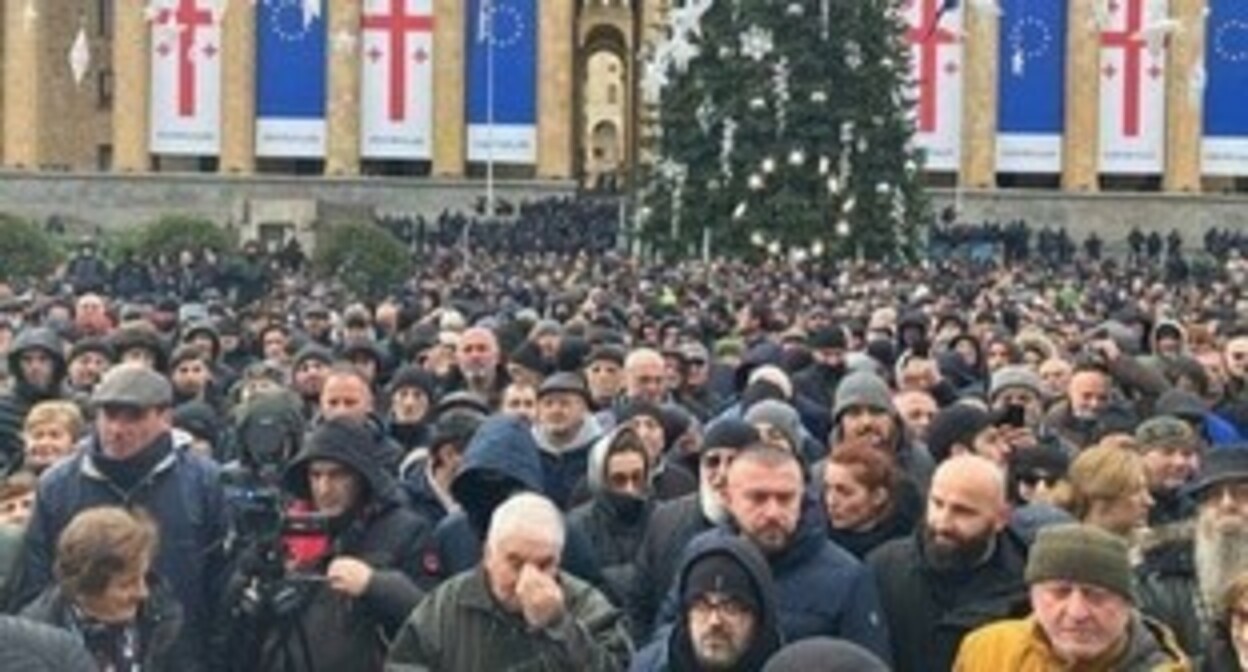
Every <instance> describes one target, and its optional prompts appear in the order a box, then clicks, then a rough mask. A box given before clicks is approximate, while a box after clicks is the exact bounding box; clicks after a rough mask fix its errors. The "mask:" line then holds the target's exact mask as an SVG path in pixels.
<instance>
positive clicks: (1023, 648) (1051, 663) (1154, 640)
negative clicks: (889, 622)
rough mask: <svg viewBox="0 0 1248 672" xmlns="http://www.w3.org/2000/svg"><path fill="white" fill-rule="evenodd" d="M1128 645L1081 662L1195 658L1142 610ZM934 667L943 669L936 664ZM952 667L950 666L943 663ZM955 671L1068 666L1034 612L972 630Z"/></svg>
mask: <svg viewBox="0 0 1248 672" xmlns="http://www.w3.org/2000/svg"><path fill="white" fill-rule="evenodd" d="M1128 627H1129V628H1130V635H1129V637H1130V640H1129V641H1128V643H1127V649H1126V651H1124V652H1123V653H1122V654H1121V655H1120V656H1118V657H1117V658H1116V659H1114V660H1107V661H1103V662H1100V663H1099V664H1093V665H1089V666H1086V667H1080V668H1079V669H1080V670H1086V671H1087V672H1189V671H1190V670H1191V669H1192V667H1191V661H1189V660H1188V659H1187V656H1186V655H1184V653H1183V650H1182V649H1180V648H1179V646H1178V643H1177V642H1175V640H1174V636H1173V635H1171V634H1170V632H1169V631H1167V630H1166V628H1165V626H1163V625H1161V624H1160V623H1156V622H1154V621H1150V620H1148V619H1147V618H1141V617H1140V616H1139V615H1136V616H1135V617H1134V618H1132V619H1131V621H1130V625H1129V626H1128ZM928 669H938V668H935V667H932V668H928ZM939 669H946V668H939ZM952 669H953V670H954V672H981V671H982V672H1000V671H1001V670H1010V672H1050V671H1051V670H1064V669H1067V666H1066V665H1065V664H1064V663H1063V662H1062V661H1061V659H1059V658H1058V657H1057V656H1056V655H1055V654H1054V653H1053V650H1052V649H1051V648H1049V645H1048V641H1047V640H1046V639H1045V636H1044V633H1043V631H1041V630H1040V626H1039V624H1037V623H1036V622H1035V619H1033V618H1024V619H1016V620H1009V621H1002V622H999V623H993V624H991V625H986V626H984V627H982V628H980V629H978V630H976V631H975V632H972V633H971V634H969V635H967V637H966V640H965V642H963V644H962V648H961V649H960V650H959V651H958V659H957V661H956V662H955V663H954V666H953V668H952Z"/></svg>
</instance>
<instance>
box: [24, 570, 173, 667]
mask: <svg viewBox="0 0 1248 672" xmlns="http://www.w3.org/2000/svg"><path fill="white" fill-rule="evenodd" d="M148 588H149V590H150V591H151V592H150V595H149V597H148V599H147V601H146V602H145V603H144V604H143V606H142V608H140V609H139V616H138V622H137V623H136V625H137V626H138V633H139V650H140V651H141V652H142V654H141V655H142V658H141V659H140V662H141V664H142V665H143V669H144V670H149V671H150V672H164V671H165V670H168V671H170V672H172V671H175V670H182V669H186V668H187V667H188V666H190V665H192V664H193V663H194V661H188V660H180V659H179V658H178V655H177V653H176V651H175V650H174V648H173V645H174V642H175V640H176V639H177V637H178V632H179V631H180V630H181V629H182V606H181V605H180V604H178V601H177V599H176V598H175V597H174V596H173V594H172V593H171V592H170V590H169V588H168V587H167V586H166V585H165V584H164V583H163V582H162V581H161V580H160V579H159V578H158V577H155V576H153V577H150V578H149V580H148ZM22 618H28V619H30V620H32V621H37V622H39V623H46V624H48V625H52V626H56V627H58V628H61V629H62V630H67V631H69V632H70V634H72V635H74V637H75V638H76V639H77V641H78V642H79V643H80V644H82V645H83V646H84V647H86V648H87V650H88V651H89V652H90V653H91V655H92V657H94V658H95V659H96V660H97V661H98V660H105V661H107V660H111V655H112V651H113V650H114V646H113V644H112V643H111V642H109V641H107V640H103V641H102V640H100V639H97V636H98V635H92V634H91V633H90V632H88V631H89V630H91V629H92V628H90V627H88V626H84V624H83V623H82V622H81V621H80V619H79V617H78V616H77V615H76V613H75V610H74V609H73V606H72V604H71V602H70V600H69V598H67V597H66V596H65V594H64V593H62V592H61V589H60V587H58V586H53V587H51V588H48V589H47V590H46V591H44V593H43V594H42V595H40V596H39V598H38V599H36V600H35V601H34V602H32V603H31V604H30V605H28V606H27V607H26V608H25V609H23V610H22ZM4 669H8V668H4Z"/></svg>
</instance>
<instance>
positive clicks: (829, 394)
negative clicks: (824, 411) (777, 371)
mask: <svg viewBox="0 0 1248 672" xmlns="http://www.w3.org/2000/svg"><path fill="white" fill-rule="evenodd" d="M845 371H846V369H844V368H840V369H835V368H832V367H830V366H828V365H827V364H820V363H818V362H816V363H814V364H811V365H810V366H808V367H806V368H804V369H802V370H801V371H799V372H797V373H796V374H795V375H794V376H793V389H794V390H795V391H796V392H797V393H798V394H799V395H801V396H803V397H805V398H807V399H809V400H810V401H812V402H814V403H816V404H818V405H819V406H820V407H822V408H832V403H833V402H834V401H836V386H837V385H840V384H841V379H842V378H844V377H845Z"/></svg>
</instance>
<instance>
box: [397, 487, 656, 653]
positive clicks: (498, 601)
mask: <svg viewBox="0 0 1248 672" xmlns="http://www.w3.org/2000/svg"><path fill="white" fill-rule="evenodd" d="M563 538H564V524H563V516H562V514H560V513H559V510H558V509H557V508H555V506H554V504H552V503H551V502H550V501H549V500H547V499H546V498H544V497H542V496H540V495H535V494H531V493H524V494H519V495H516V496H514V497H512V498H511V499H509V500H508V501H507V502H505V503H504V504H503V505H502V506H500V507H499V508H498V510H497V511H495V512H494V516H493V518H492V519H491V521H490V530H489V534H488V536H487V538H486V542H485V552H484V556H483V558H482V561H481V565H480V566H479V567H476V568H474V569H471V570H469V571H467V572H464V573H462V574H460V575H459V576H456V577H454V578H452V579H450V580H449V581H447V582H446V583H444V584H442V585H441V586H439V587H438V588H437V589H436V590H435V591H434V592H433V593H431V594H430V595H429V596H428V597H426V598H425V600H424V601H423V602H421V604H420V606H418V607H417V608H416V610H415V611H414V612H412V615H411V616H410V617H409V618H408V619H407V623H405V624H404V625H403V629H402V630H401V631H400V632H399V636H398V638H397V639H396V640H395V642H394V645H393V646H392V647H391V649H390V655H389V658H388V659H387V661H386V671H387V672H416V671H418V670H442V671H445V672H456V671H459V670H509V671H515V672H519V671H525V672H528V671H533V672H538V671H542V672H546V671H551V672H553V671H555V670H560V671H564V670H566V671H568V672H572V671H577V672H579V671H581V670H587V671H594V672H597V671H603V672H606V671H611V670H624V669H626V668H627V667H628V662H629V658H630V657H631V655H632V644H631V642H630V641H629V639H628V634H627V630H626V628H625V627H624V623H623V619H622V616H621V614H620V612H619V611H617V610H616V609H615V608H614V607H613V606H612V605H611V603H610V602H609V601H608V600H607V598H606V597H604V596H603V595H602V594H601V593H599V592H598V591H597V590H596V589H595V588H593V587H592V586H591V585H589V584H587V583H585V582H583V581H581V580H579V579H577V578H575V577H573V576H571V575H569V574H565V573H563V572H560V571H559V557H560V554H561V553H562V550H563Z"/></svg>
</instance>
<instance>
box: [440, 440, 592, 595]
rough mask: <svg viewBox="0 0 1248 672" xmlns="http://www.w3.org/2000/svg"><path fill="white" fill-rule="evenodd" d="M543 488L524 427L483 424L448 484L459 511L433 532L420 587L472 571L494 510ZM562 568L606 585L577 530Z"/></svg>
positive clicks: (533, 446) (538, 463) (537, 461)
mask: <svg viewBox="0 0 1248 672" xmlns="http://www.w3.org/2000/svg"><path fill="white" fill-rule="evenodd" d="M545 484H546V481H545V476H544V473H543V471H542V464H541V459H540V458H539V457H538V449H537V444H536V443H535V442H534V440H533V435H532V434H531V433H530V431H529V428H528V426H527V425H525V424H524V423H522V422H520V421H518V420H515V419H512V418H504V417H494V418H491V419H489V420H487V421H486V422H485V423H484V424H483V425H481V427H480V428H479V429H478V430H477V432H476V434H474V435H473V437H472V440H471V441H470V442H469V444H468V447H467V448H466V449H465V451H464V458H463V462H461V463H460V466H459V473H458V474H456V476H455V480H454V481H453V482H452V483H451V494H452V495H453V496H454V497H455V501H457V502H459V504H460V506H461V507H462V509H463V510H462V511H458V512H455V513H452V514H450V515H448V516H447V517H446V518H444V519H443V520H442V522H441V523H439V524H438V526H437V527H436V528H435V530H434V533H433V551H432V553H431V554H430V555H429V556H428V557H427V558H426V560H425V563H424V565H425V575H424V576H423V577H422V585H425V586H428V585H430V584H431V583H436V582H438V581H441V580H443V579H445V578H448V577H450V576H454V575H455V574H459V573H460V572H464V571H467V570H469V569H471V568H472V567H475V566H476V565H477V563H478V562H480V561H481V542H482V540H483V539H484V538H485V533H486V532H487V531H488V529H489V521H490V517H491V516H492V515H493V514H494V509H496V508H498V506H499V505H500V504H502V503H503V502H504V501H505V500H506V499H507V498H508V497H509V496H511V495H513V494H515V493H517V492H536V493H539V494H544V493H545V489H544V487H545ZM561 567H563V569H564V570H565V571H567V572H568V573H570V574H574V575H576V576H578V577H580V578H581V579H583V580H585V581H588V582H590V583H591V584H593V585H596V586H601V585H603V583H604V581H603V578H602V573H601V571H599V569H598V565H597V563H596V562H594V554H593V548H592V547H590V545H589V542H588V541H586V540H585V537H584V536H582V535H581V534H580V533H579V532H577V531H575V530H569V531H568V535H567V538H566V539H565V540H564V546H563V559H562V563H561Z"/></svg>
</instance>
